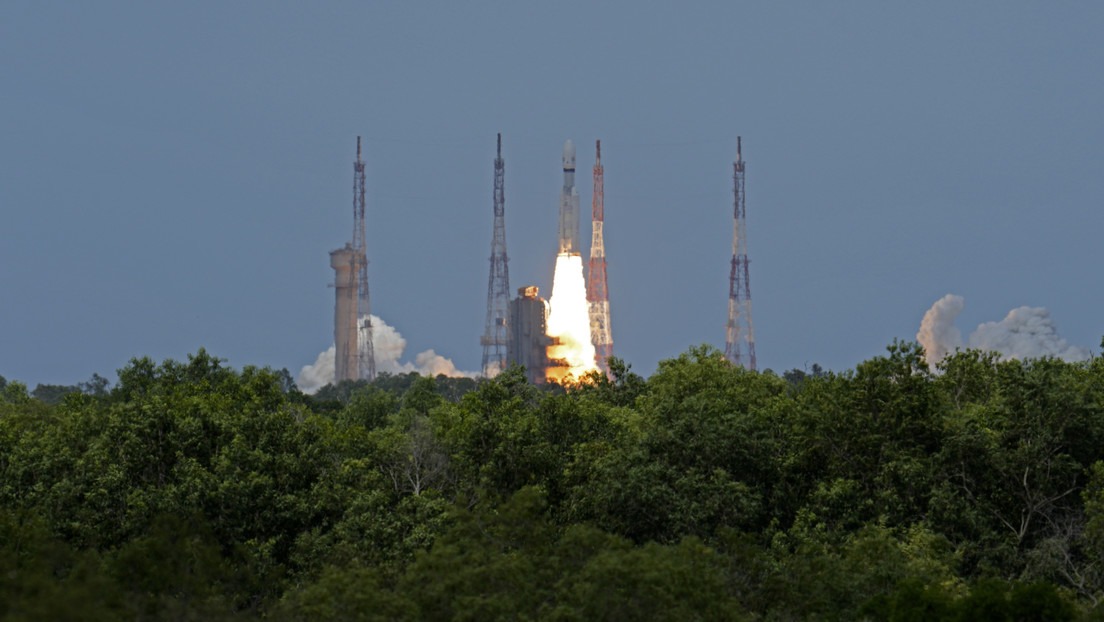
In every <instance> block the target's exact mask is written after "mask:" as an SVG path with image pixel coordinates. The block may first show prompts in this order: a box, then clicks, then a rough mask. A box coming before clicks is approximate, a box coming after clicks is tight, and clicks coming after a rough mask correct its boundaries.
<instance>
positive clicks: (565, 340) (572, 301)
mask: <svg viewBox="0 0 1104 622" xmlns="http://www.w3.org/2000/svg"><path fill="white" fill-rule="evenodd" d="M548 307H549V311H548V328H547V330H546V332H547V333H548V336H549V337H552V339H553V344H552V345H550V346H548V358H549V359H551V363H550V365H549V367H548V372H547V376H548V379H549V380H554V381H556V382H564V381H578V380H581V379H582V378H583V376H585V375H586V374H587V372H591V371H595V370H597V369H598V367H597V366H596V365H595V364H594V344H592V343H591V342H590V311H589V308H590V307H589V305H588V304H587V299H586V281H584V280H583V258H582V257H581V256H580V255H579V254H578V253H561V254H560V255H557V256H556V272H555V275H554V276H553V277H552V297H551V298H549V300H548Z"/></svg>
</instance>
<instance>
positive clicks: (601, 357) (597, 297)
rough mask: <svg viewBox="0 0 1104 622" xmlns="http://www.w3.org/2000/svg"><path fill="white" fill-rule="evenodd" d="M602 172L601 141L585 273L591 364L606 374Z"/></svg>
mask: <svg viewBox="0 0 1104 622" xmlns="http://www.w3.org/2000/svg"><path fill="white" fill-rule="evenodd" d="M604 177H605V169H604V168H602V141H600V140H596V141H594V191H593V195H592V197H591V202H590V211H591V237H590V264H589V269H588V271H587V304H588V306H589V311H590V340H591V343H593V344H594V362H595V363H596V364H597V365H598V369H600V370H602V373H604V374H609V357H611V356H613V332H612V330H611V329H610V306H609V288H608V287H607V286H606V242H605V237H604V233H603V227H604V226H605V220H606V211H605V179H604Z"/></svg>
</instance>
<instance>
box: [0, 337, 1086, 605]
mask: <svg viewBox="0 0 1104 622" xmlns="http://www.w3.org/2000/svg"><path fill="white" fill-rule="evenodd" d="M1102 561H1104V359H1102V358H1094V359H1093V360H1090V361H1087V362H1081V363H1067V362H1063V361H1061V360H1056V359H1039V360H1028V361H1000V360H999V359H998V358H997V357H996V356H995V355H992V354H986V353H982V352H978V351H966V352H959V353H957V354H954V355H952V356H950V357H948V358H947V359H945V360H944V362H943V363H942V364H941V365H940V366H939V368H938V369H929V367H928V365H927V364H926V363H925V362H924V357H923V352H922V351H921V350H920V348H919V346H917V345H915V344H911V343H904V342H899V343H894V344H893V345H891V346H890V347H889V348H888V351H887V353H886V354H885V355H884V356H880V357H876V358H873V359H871V360H868V361H865V362H863V363H861V364H859V365H858V366H857V367H856V368H855V369H854V370H848V371H845V372H839V373H836V372H825V371H824V370H821V369H820V368H819V367H814V368H813V369H811V370H806V371H800V370H793V371H790V372H787V373H785V374H783V375H781V376H780V375H777V374H775V373H772V372H769V371H768V372H763V373H757V372H751V371H746V370H744V369H741V368H737V367H734V366H732V365H730V364H729V363H727V362H726V361H725V360H724V359H723V357H722V356H721V355H720V353H719V352H717V351H716V350H715V349H712V348H710V347H706V346H702V347H697V348H692V349H691V350H689V351H688V352H686V353H685V354H683V355H681V356H679V357H678V358H676V359H671V360H666V361H663V362H662V363H661V364H660V366H659V368H658V370H657V371H656V373H655V374H654V375H652V376H651V377H649V378H646V379H645V378H642V377H640V376H639V375H637V374H634V373H633V372H632V371H631V370H630V369H629V367H628V366H627V365H625V364H624V363H623V362H621V361H619V360H617V359H613V360H612V373H611V375H610V378H608V379H607V378H605V377H599V376H594V377H592V378H590V381H589V382H584V383H581V384H579V385H577V386H569V387H558V386H552V387H534V386H532V385H529V384H527V383H526V381H525V378H524V375H523V374H522V373H521V371H520V370H518V369H510V370H508V371H506V372H504V373H502V374H501V375H499V376H498V377H497V378H494V379H493V380H481V381H478V382H477V381H474V380H468V379H451V378H444V377H438V378H428V377H420V376H417V375H414V374H410V375H400V376H384V377H382V378H380V379H378V380H377V381H376V382H374V383H371V384H366V383H343V384H341V385H338V386H336V387H334V386H331V387H327V388H325V389H323V390H322V391H320V392H319V393H318V394H316V395H313V396H309V395H304V394H302V393H301V392H299V391H298V390H297V389H296V388H295V385H294V383H293V382H292V381H291V377H290V375H289V374H287V372H285V371H274V370H271V369H260V368H255V367H246V368H244V369H241V370H235V369H232V368H230V367H227V366H226V365H225V364H224V362H223V361H221V360H219V359H218V358H216V357H213V356H211V355H210V354H208V353H207V352H205V351H203V350H200V351H199V352H198V353H196V354H195V355H192V356H190V357H188V360H187V361H186V362H180V361H172V360H169V361H165V362H163V363H160V364H158V363H156V362H154V361H151V360H149V359H147V358H142V359H134V360H132V361H131V362H130V363H129V364H128V365H127V366H126V367H124V368H123V369H121V370H119V373H118V381H117V383H115V384H114V386H111V384H110V383H109V382H108V381H107V380H105V379H103V378H102V377H99V376H93V378H92V379H91V380H90V381H88V382H86V383H82V384H81V385H78V386H76V387H56V386H55V387H49V386H47V387H42V386H39V387H38V388H36V389H35V390H34V391H28V389H27V387H26V386H25V385H23V384H21V383H19V382H16V381H5V380H3V379H0V618H3V619H7V620H66V619H80V620H115V619H129V620H161V619H171V620H237V619H243V620H244V619H258V618H264V619H271V620H288V621H298V620H303V621H306V620H519V619H520V620H579V621H581V620H859V619H869V620H1081V619H1104V605H1098V603H1099V602H1100V600H1101V598H1102V597H1104V566H1102Z"/></svg>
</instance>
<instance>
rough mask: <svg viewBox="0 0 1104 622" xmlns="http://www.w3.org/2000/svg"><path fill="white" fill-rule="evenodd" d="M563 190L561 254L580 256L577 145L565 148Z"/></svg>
mask: <svg viewBox="0 0 1104 622" xmlns="http://www.w3.org/2000/svg"><path fill="white" fill-rule="evenodd" d="M563 175H564V183H563V188H562V189H561V190H560V243H559V253H560V254H564V253H569V254H575V255H578V254H579V192H578V191H577V190H576V189H575V145H574V144H573V143H572V142H571V141H570V140H568V141H567V142H565V143H564V148H563Z"/></svg>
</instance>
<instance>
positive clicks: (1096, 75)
mask: <svg viewBox="0 0 1104 622" xmlns="http://www.w3.org/2000/svg"><path fill="white" fill-rule="evenodd" d="M676 5H677V6H676ZM1102 32H1104V4H1101V3H1094V2H1073V3H1041V2H1040V3H1025V2H1003V1H1002V2H959V1H955V2H912V3H899V2H894V3H886V2H844V3H828V2H805V3H783V2H770V3H765V2H731V1H725V2H688V3H687V2H679V3H675V2H670V3H666V2H665V3H658V2H627V1H626V2H581V1H580V2H575V1H558V2H542V3H536V2H524V3H522V2H433V3H410V2H313V3H305V2H178V3H141V2H125V3H116V2H108V1H100V2H40V1H37V0H35V1H24V0H6V1H5V2H3V3H0V375H3V376H5V377H7V378H9V379H12V378H14V379H20V380H23V381H25V382H28V383H30V384H31V385H32V386H33V385H34V384H35V383H38V382H45V383H65V384H69V383H75V382H77V381H80V380H84V379H86V378H88V377H89V376H90V375H91V374H92V373H93V372H98V373H100V374H103V375H109V376H111V377H113V376H114V370H116V369H118V368H120V367H122V366H123V365H125V364H126V363H127V361H128V360H129V359H130V358H131V357H134V356H141V355H148V356H151V357H153V358H155V359H157V360H161V359H164V358H175V359H183V358H185V357H186V356H187V354H189V353H192V352H195V351H196V350H197V349H198V348H199V347H201V346H202V347H206V348H207V349H208V351H210V352H212V353H213V354H215V355H217V356H220V357H224V358H226V359H228V361H229V364H230V365H233V366H235V367H241V366H242V365H246V364H261V365H271V366H273V367H276V368H281V367H287V368H288V369H290V370H292V371H293V372H297V371H298V370H299V368H300V367H302V366H303V365H306V364H308V363H312V362H313V361H314V359H315V357H316V355H317V354H318V353H319V352H320V351H321V350H324V349H325V348H327V347H328V346H329V345H330V344H331V343H332V341H333V332H332V331H333V325H332V324H333V290H332V289H331V288H328V287H327V284H328V283H330V282H332V280H333V277H332V271H331V270H330V268H329V263H328V259H329V258H328V252H329V251H330V250H331V249H333V248H337V247H339V246H341V245H342V244H344V243H345V242H346V241H347V240H348V239H349V238H350V237H351V229H352V163H351V162H352V159H353V157H354V151H355V141H356V136H357V135H358V134H360V135H363V136H364V139H365V148H366V155H365V159H366V161H367V165H368V166H367V170H368V247H369V248H368V254H369V260H370V262H371V264H370V267H369V278H370V281H371V287H372V298H373V310H374V311H375V312H376V313H377V314H378V315H380V316H381V317H382V318H384V320H385V321H386V322H388V323H389V324H391V325H393V326H394V327H395V328H396V329H398V330H399V331H400V332H401V333H402V334H403V336H405V337H406V338H407V340H408V342H409V343H408V348H407V352H406V358H413V356H414V354H415V353H417V352H420V351H422V350H426V349H429V348H433V349H435V350H436V351H437V352H438V353H440V354H442V355H444V356H447V357H449V358H452V359H453V360H454V361H455V362H456V364H457V365H458V366H459V367H460V368H462V369H468V370H476V369H478V367H479V363H480V356H481V348H480V345H479V337H480V334H481V333H482V331H483V321H484V316H485V313H486V296H487V270H488V261H487V259H488V255H489V251H490V240H491V223H492V211H491V207H492V206H491V193H492V179H493V178H492V175H493V166H492V161H493V159H494V149H495V133H496V132H502V133H503V151H504V157H505V159H506V225H507V245H508V250H509V255H510V285H511V289H513V290H516V289H517V288H518V287H520V286H522V285H527V284H535V285H539V286H540V287H541V289H542V292H544V293H548V292H549V291H550V288H551V274H552V267H553V262H554V253H555V251H556V222H557V220H556V219H557V215H556V210H557V201H558V193H559V187H560V181H561V171H560V155H561V147H562V145H563V141H564V140H565V139H567V138H571V139H573V140H574V141H575V144H576V145H577V146H578V152H579V155H578V167H579V175H578V178H579V190H580V195H581V204H582V212H583V214H584V220H585V221H586V222H585V223H584V225H583V232H582V239H583V240H589V207H590V185H591V184H590V170H591V167H592V166H593V163H594V155H593V145H594V140H595V139H596V138H600V139H601V140H602V147H603V149H602V156H603V159H602V160H603V164H604V166H605V171H606V177H605V188H606V197H605V199H606V204H605V207H606V252H607V255H608V258H609V272H608V274H609V291H610V299H611V307H612V329H613V337H614V349H615V354H617V355H619V356H621V357H623V358H625V359H626V360H627V361H628V362H630V363H631V364H632V365H633V366H634V369H636V370H638V371H640V372H642V373H645V374H650V373H651V372H652V371H653V370H654V369H655V366H656V363H657V362H658V361H659V360H661V359H663V358H668V357H672V356H676V355H678V354H679V353H681V352H683V351H685V350H686V349H687V348H688V347H689V346H692V345H695V344H700V343H711V344H713V345H716V346H718V347H722V348H723V345H724V343H723V341H724V322H725V315H726V304H727V295H728V269H729V258H730V252H731V235H732V230H731V218H732V205H731V201H732V194H731V192H732V190H731V175H732V160H733V158H734V156H735V149H736V136H737V135H742V136H743V144H744V156H745V159H746V161H747V220H748V229H749V233H748V239H749V249H750V252H749V254H750V258H751V288H752V295H753V300H754V321H755V330H756V336H757V350H758V358H759V363H760V367H761V368H764V367H766V368H773V369H775V370H778V371H782V370H786V369H789V368H793V367H798V368H801V367H805V366H806V365H811V364H812V363H814V362H818V363H820V364H821V365H823V366H825V367H828V368H832V369H844V368H848V367H851V366H853V365H854V364H855V363H857V362H859V361H861V360H864V359H866V358H868V357H870V356H874V355H877V354H880V353H881V352H883V351H884V348H885V346H886V345H887V344H888V343H889V342H890V341H891V340H892V339H893V338H895V337H900V338H905V339H913V338H914V337H915V335H916V331H917V328H918V326H919V323H920V320H921V318H922V316H923V315H924V312H925V311H926V310H927V309H928V307H929V306H930V305H931V304H932V303H933V302H934V301H935V300H937V299H938V298H940V297H941V296H943V295H944V294H947V293H949V292H951V293H955V294H959V295H961V296H963V297H964V298H965V300H966V308H965V311H964V312H963V314H962V315H961V316H960V318H959V319H960V322H961V324H962V328H963V331H964V332H968V331H969V330H970V329H972V328H973V327H975V326H977V324H979V323H981V322H983V321H990V320H997V319H1000V318H1001V317H1003V316H1004V315H1005V313H1007V312H1008V311H1009V310H1010V309H1012V308H1013V307H1017V306H1020V305H1032V306H1043V307H1047V308H1049V309H1050V311H1051V314H1052V317H1053V319H1054V321H1055V322H1056V323H1057V325H1058V328H1059V330H1060V331H1061V333H1062V336H1064V337H1065V338H1067V339H1068V340H1069V341H1070V343H1072V344H1077V345H1080V346H1087V347H1091V348H1093V349H1094V350H1096V349H1098V344H1099V343H1100V339H1101V335H1104V322H1102V320H1101V318H1102V315H1101V309H1102V308H1104V289H1102V288H1101V280H1100V277H1099V267H1100V265H1101V263H1102V262H1104V250H1102V245H1101V236H1102V232H1104V213H1102V209H1101V208H1102V207H1104V174H1102V169H1104V80H1101V71H1102V68H1104V36H1102V35H1101V33H1102ZM586 245H587V246H589V242H587V243H586Z"/></svg>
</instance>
